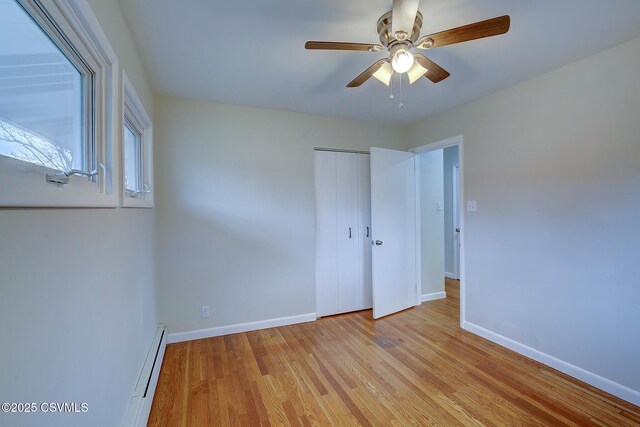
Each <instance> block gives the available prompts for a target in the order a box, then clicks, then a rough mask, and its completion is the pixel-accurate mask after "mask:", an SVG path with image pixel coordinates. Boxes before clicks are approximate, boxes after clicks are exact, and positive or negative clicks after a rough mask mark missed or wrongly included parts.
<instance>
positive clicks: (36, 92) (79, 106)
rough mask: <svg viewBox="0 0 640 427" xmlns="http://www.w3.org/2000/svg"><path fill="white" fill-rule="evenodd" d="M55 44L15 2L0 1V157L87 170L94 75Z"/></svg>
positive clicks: (9, 0) (90, 146)
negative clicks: (88, 131)
mask: <svg viewBox="0 0 640 427" xmlns="http://www.w3.org/2000/svg"><path fill="white" fill-rule="evenodd" d="M58 44H59V45H61V46H63V47H60V46H59V45H57V44H56V43H54V41H53V40H52V38H51V36H49V35H48V34H47V33H46V32H45V31H44V30H43V29H42V28H41V27H40V25H39V24H38V23H37V22H36V21H34V19H33V18H32V17H31V16H30V15H29V14H28V13H27V11H26V10H25V9H24V8H23V7H22V6H21V5H20V4H19V3H18V2H17V1H15V0H0V155H3V156H10V157H13V158H15V159H18V160H22V161H25V162H29V163H33V164H36V165H40V166H44V167H46V168H49V169H54V170H58V171H60V170H68V169H85V168H86V169H88V168H91V167H92V166H93V161H92V160H93V159H92V158H93V142H92V135H91V134H89V133H85V131H86V130H89V129H91V120H90V118H91V114H90V111H91V110H92V107H93V106H92V105H91V104H92V100H91V98H92V97H91V96H86V97H85V95H90V94H91V87H92V83H93V76H92V74H91V72H90V70H89V69H88V68H87V67H86V66H85V65H84V64H83V63H82V62H81V61H80V60H79V59H78V58H75V57H74V56H75V55H73V54H72V53H71V49H70V47H69V46H67V45H65V44H63V43H61V42H60V41H58ZM63 49H64V50H63Z"/></svg>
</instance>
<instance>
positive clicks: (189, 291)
mask: <svg viewBox="0 0 640 427" xmlns="http://www.w3.org/2000/svg"><path fill="white" fill-rule="evenodd" d="M156 113H157V119H156V155H157V156H156V188H157V191H158V193H157V199H156V209H157V214H158V223H157V238H158V259H157V265H158V275H157V276H158V285H159V292H160V316H161V318H162V320H163V321H165V322H166V323H167V325H168V327H169V329H170V332H181V331H189V330H196V329H204V328H211V327H216V326H225V325H231V324H237V323H243V322H251V321H259V320H265V319H272V318H278V317H285V316H292V315H300V314H306V313H312V312H315V235H314V234H315V198H314V197H315V196H314V183H313V176H314V173H313V165H314V163H313V148H314V147H316V146H317V147H328V148H350V149H357V150H368V149H369V147H372V146H374V147H386V148H403V147H404V140H403V134H402V132H401V131H400V128H396V127H392V126H379V125H375V124H371V123H361V122H354V121H346V120H338V119H330V118H323V117H318V116H310V115H306V114H297V113H286V112H281V111H274V110H266V109H259V108H246V107H237V106H230V105H219V104H211V103H203V102H195V101H187V100H180V99H176V98H166V97H159V98H157V102H156ZM203 305H209V306H210V307H211V317H210V318H209V319H201V318H200V307H201V306H203Z"/></svg>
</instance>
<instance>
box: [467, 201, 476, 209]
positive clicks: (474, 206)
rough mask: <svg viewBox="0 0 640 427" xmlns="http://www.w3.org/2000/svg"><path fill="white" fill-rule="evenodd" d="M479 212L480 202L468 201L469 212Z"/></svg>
mask: <svg viewBox="0 0 640 427" xmlns="http://www.w3.org/2000/svg"><path fill="white" fill-rule="evenodd" d="M477 210H478V202H476V201H475V200H467V212H476V211H477Z"/></svg>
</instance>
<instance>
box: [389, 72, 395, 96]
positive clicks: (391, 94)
mask: <svg viewBox="0 0 640 427" xmlns="http://www.w3.org/2000/svg"><path fill="white" fill-rule="evenodd" d="M389 88H390V89H391V93H390V94H389V99H390V100H392V101H393V100H394V99H395V98H396V96H395V95H394V94H393V74H392V75H391V79H390V80H389Z"/></svg>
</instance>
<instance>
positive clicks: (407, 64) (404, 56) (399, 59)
mask: <svg viewBox="0 0 640 427" xmlns="http://www.w3.org/2000/svg"><path fill="white" fill-rule="evenodd" d="M413 62H414V59H413V55H412V54H411V52H409V51H408V50H405V49H401V50H399V51H397V52H396V54H395V55H394V56H393V59H392V60H391V66H392V67H393V71H395V72H396V73H400V74H402V73H406V72H407V71H409V70H410V69H411V67H413Z"/></svg>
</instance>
